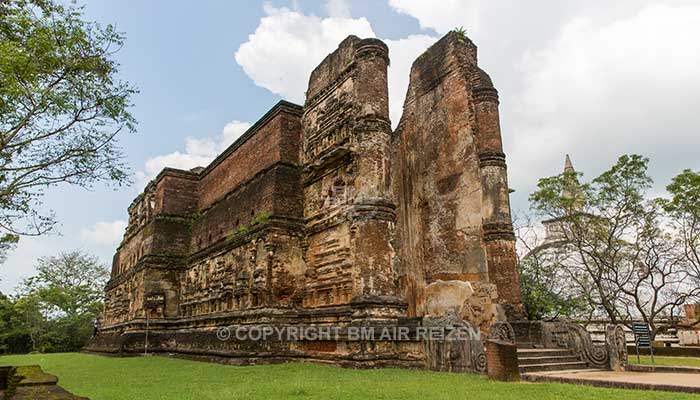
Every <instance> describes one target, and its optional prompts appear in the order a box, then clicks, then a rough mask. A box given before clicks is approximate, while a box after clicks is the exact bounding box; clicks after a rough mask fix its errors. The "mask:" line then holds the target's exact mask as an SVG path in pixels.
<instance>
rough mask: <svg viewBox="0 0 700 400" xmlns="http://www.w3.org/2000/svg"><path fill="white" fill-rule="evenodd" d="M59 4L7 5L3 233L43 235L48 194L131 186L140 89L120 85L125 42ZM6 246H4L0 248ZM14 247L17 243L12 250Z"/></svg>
mask: <svg viewBox="0 0 700 400" xmlns="http://www.w3.org/2000/svg"><path fill="white" fill-rule="evenodd" d="M82 18H83V14H82V9H81V8H76V7H75V6H72V5H71V6H62V5H59V4H58V3H56V2H54V1H51V0H5V1H0V234H2V235H5V236H4V238H5V239H7V238H8V236H7V235H8V234H10V235H15V236H14V237H17V236H16V235H29V234H31V235H41V234H44V233H46V232H47V231H49V230H51V229H52V228H53V226H54V224H55V221H54V218H53V215H52V214H51V213H48V214H46V213H39V212H38V211H37V210H39V209H40V207H38V206H39V205H40V204H41V196H42V195H43V193H44V192H45V190H46V188H48V187H50V186H54V185H57V184H61V183H68V184H74V185H78V186H83V187H89V186H91V185H92V184H93V183H95V182H97V181H108V182H114V183H116V184H124V183H128V182H129V180H130V178H129V174H128V171H127V167H126V165H125V164H124V162H123V154H122V152H121V150H120V148H119V147H118V146H117V143H116V136H117V134H118V133H119V132H121V131H135V124H136V121H135V119H134V117H133V116H132V115H131V114H130V112H129V108H130V106H131V96H132V95H133V94H134V93H136V89H135V88H134V87H133V86H131V85H130V84H129V83H127V82H123V81H121V80H119V79H118V76H117V74H118V70H119V65H118V64H117V63H116V61H115V60H114V55H115V53H116V52H117V51H118V50H119V49H120V48H121V46H122V45H123V43H124V35H123V34H122V33H120V32H117V31H116V30H115V29H114V27H112V26H111V25H107V26H105V27H102V26H100V25H98V24H96V23H92V22H86V21H84V20H83V19H82ZM0 243H3V242H0ZM4 243H10V242H8V241H5V242H4Z"/></svg>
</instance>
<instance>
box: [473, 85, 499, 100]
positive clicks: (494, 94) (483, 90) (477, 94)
mask: <svg viewBox="0 0 700 400" xmlns="http://www.w3.org/2000/svg"><path fill="white" fill-rule="evenodd" d="M473 93H474V100H475V101H476V102H477V103H482V102H487V101H490V102H493V103H496V104H498V103H499V101H498V90H496V89H495V88H492V87H477V88H474V91H473Z"/></svg>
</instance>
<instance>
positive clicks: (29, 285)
mask: <svg viewBox="0 0 700 400" xmlns="http://www.w3.org/2000/svg"><path fill="white" fill-rule="evenodd" d="M36 270H37V274H36V275H35V276H33V277H31V278H28V279H25V280H24V281H23V282H22V284H21V286H20V290H19V297H18V298H17V300H16V301H15V303H16V307H17V308H18V309H20V310H21V314H22V316H23V321H22V322H23V324H24V326H25V327H26V329H27V332H28V334H29V335H30V337H31V338H32V342H33V344H34V348H35V350H38V351H75V350H78V349H80V347H82V346H83V345H84V344H85V342H86V341H87V340H88V339H89V338H90V335H91V333H92V320H93V319H94V318H95V317H96V316H97V315H99V313H100V312H101V311H102V308H103V307H102V298H103V289H104V285H105V284H106V282H107V279H108V277H109V273H108V271H107V268H106V267H105V266H104V265H101V264H100V263H99V262H98V260H97V258H96V257H93V256H89V255H87V254H85V253H82V252H80V251H73V252H68V253H62V254H60V255H58V256H54V257H46V258H40V259H39V260H38V262H37V266H36Z"/></svg>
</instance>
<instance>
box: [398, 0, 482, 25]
mask: <svg viewBox="0 0 700 400" xmlns="http://www.w3.org/2000/svg"><path fill="white" fill-rule="evenodd" d="M389 5H390V6H391V8H393V9H394V10H396V11H397V12H399V13H401V14H406V15H410V16H412V17H414V18H416V19H417V20H418V23H419V24H420V27H421V28H423V29H426V28H428V29H433V30H435V31H436V32H438V33H447V32H449V31H450V30H452V29H454V28H459V27H464V28H465V29H467V30H469V31H476V30H478V29H479V17H478V14H479V6H480V4H479V1H476V0H440V2H439V3H438V4H436V3H435V2H432V1H425V0H389Z"/></svg>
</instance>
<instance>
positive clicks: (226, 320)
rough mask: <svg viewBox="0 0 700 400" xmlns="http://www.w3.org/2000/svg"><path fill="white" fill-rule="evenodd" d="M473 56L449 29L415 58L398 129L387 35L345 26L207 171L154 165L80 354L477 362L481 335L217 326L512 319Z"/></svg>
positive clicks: (509, 254)
mask: <svg viewBox="0 0 700 400" xmlns="http://www.w3.org/2000/svg"><path fill="white" fill-rule="evenodd" d="M476 54H477V51H476V46H475V45H474V44H473V43H472V42H471V41H470V40H469V39H468V38H466V37H465V36H464V35H463V34H460V33H458V32H451V33H449V34H447V35H446V36H445V37H443V38H442V39H440V40H439V41H438V42H437V43H435V44H434V45H433V46H432V47H430V48H429V49H428V50H427V51H425V53H423V54H422V55H421V56H420V57H418V59H416V61H415V62H414V63H413V66H412V68H411V76H410V85H409V88H408V93H407V96H406V100H405V103H404V112H403V116H402V118H401V120H400V122H399V123H398V127H397V129H396V130H394V131H392V129H391V123H390V120H389V101H388V92H387V67H388V65H389V54H388V49H387V46H386V45H385V44H384V43H383V42H381V41H380V40H377V39H359V38H357V37H355V36H350V37H348V38H347V39H345V40H344V41H343V42H342V43H340V45H339V47H338V48H337V49H336V50H335V51H334V52H333V53H332V54H330V55H328V56H327V57H326V58H325V59H324V60H323V61H322V62H321V64H320V65H318V67H316V69H314V71H313V72H312V73H311V76H310V79H309V86H308V90H307V92H306V101H305V104H304V106H299V105H296V104H292V103H288V102H285V101H281V102H279V103H278V104H277V105H275V106H274V107H273V108H272V109H271V110H269V111H268V112H267V113H266V114H265V115H264V116H263V117H262V118H260V120H259V121H258V122H256V123H255V124H254V125H253V126H252V127H251V128H250V129H249V130H248V131H247V132H246V133H245V134H244V135H243V136H242V137H241V138H240V139H238V140H237V141H236V142H235V143H233V144H232V145H231V146H230V147H229V148H228V149H226V150H225V151H224V152H223V153H222V154H221V155H219V156H218V157H217V158H216V159H215V160H214V161H213V162H212V163H211V164H210V165H208V166H207V167H206V168H195V169H193V170H190V171H183V170H176V169H169V168H166V169H164V170H163V171H162V172H161V173H160V174H159V175H158V176H157V178H156V179H155V180H154V181H152V182H151V183H150V184H149V185H148V186H147V187H146V189H145V190H144V192H143V193H142V194H141V195H139V196H138V197H137V198H136V199H135V200H134V202H133V203H132V204H131V206H130V207H129V225H128V228H127V230H126V233H125V235H124V240H123V241H122V243H121V245H120V246H119V248H118V249H117V252H116V254H115V256H114V263H113V267H112V275H111V280H110V281H109V283H108V285H107V288H106V301H105V309H104V317H103V320H102V325H101V328H100V332H99V334H98V335H97V336H96V338H95V339H94V340H93V341H92V342H91V343H90V344H89V345H88V346H87V347H86V350H88V351H93V352H112V353H118V354H124V353H140V352H143V351H144V350H146V348H145V347H146V346H148V348H147V350H148V351H150V352H160V353H171V354H175V355H179V356H187V357H196V358H201V359H212V360H217V361H223V362H229V363H239V364H245V363H257V362H275V361H283V360H291V359H308V360H316V361H324V362H334V363H338V364H342V365H350V366H360V367H362V366H379V365H398V366H412V367H416V366H417V367H421V366H422V367H431V368H435V369H452V370H467V371H483V369H484V368H485V365H484V364H485V356H484V351H483V346H482V345H481V344H479V343H477V344H476V345H474V344H473V343H472V344H469V343H467V344H464V345H463V346H462V345H455V346H457V347H459V346H462V347H460V349H461V350H459V349H457V350H459V351H457V350H455V349H456V348H455V349H453V350H451V351H444V348H442V347H440V346H443V345H444V343H430V341H426V340H421V339H415V340H414V339H409V340H379V339H377V340H353V339H351V338H349V337H345V336H342V337H341V338H339V339H334V340H266V341H253V340H233V339H231V340H223V339H226V338H221V335H219V336H218V337H217V332H219V333H220V331H219V329H220V328H221V327H228V326H247V327H255V326H260V325H273V326H297V327H308V326H335V327H341V328H343V329H345V328H347V327H351V326H364V327H373V326H377V327H379V326H381V327H387V326H388V327H409V328H410V329H416V327H419V326H425V325H440V324H442V325H445V324H447V325H450V324H451V325H455V324H468V325H470V326H472V327H475V328H476V329H478V330H480V331H481V332H483V333H488V332H489V329H490V327H491V326H492V324H493V323H494V322H496V321H502V320H505V319H508V318H511V319H513V318H517V316H518V315H519V313H520V309H521V305H520V290H519V286H518V274H517V269H516V259H515V248H514V246H515V238H514V235H513V230H512V226H511V216H510V206H509V198H508V183H507V179H506V162H505V155H504V153H503V150H502V147H501V132H500V127H499V116H498V93H497V91H496V89H495V88H494V87H493V84H492V83H491V79H490V78H489V76H488V75H487V74H486V72H484V71H483V70H481V69H480V68H479V67H478V65H477V57H476ZM450 352H451V353H452V354H451V355H450ZM460 352H461V353H460Z"/></svg>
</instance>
